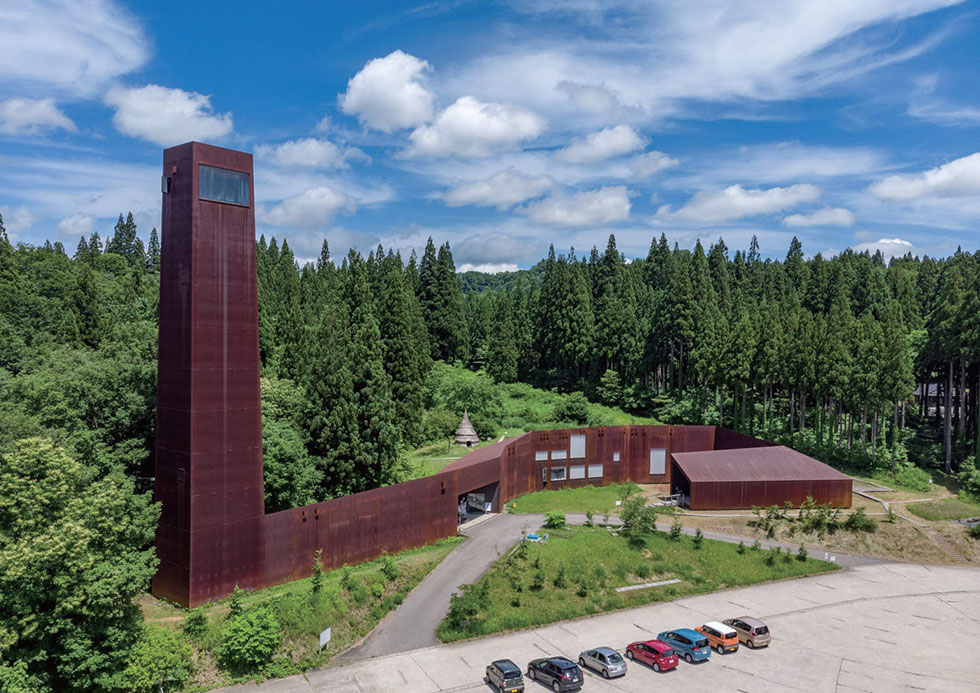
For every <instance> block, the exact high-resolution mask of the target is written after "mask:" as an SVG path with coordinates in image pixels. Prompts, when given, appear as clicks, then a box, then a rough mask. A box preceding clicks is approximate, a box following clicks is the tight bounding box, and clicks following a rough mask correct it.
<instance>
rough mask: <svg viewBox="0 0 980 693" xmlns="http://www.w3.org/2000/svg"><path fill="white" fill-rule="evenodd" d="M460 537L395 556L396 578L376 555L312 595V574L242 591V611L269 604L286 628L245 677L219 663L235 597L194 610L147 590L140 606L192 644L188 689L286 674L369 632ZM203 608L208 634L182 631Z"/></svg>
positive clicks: (326, 579) (150, 620) (151, 620)
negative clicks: (325, 639) (324, 639)
mask: <svg viewBox="0 0 980 693" xmlns="http://www.w3.org/2000/svg"><path fill="white" fill-rule="evenodd" d="M460 541H462V539H461V538H456V537H453V538H450V539H444V540H442V541H439V542H436V543H435V544H431V545H429V546H424V547H422V548H418V549H412V550H409V551H403V552H402V553H399V554H394V555H392V556H391V557H390V558H391V562H392V563H393V564H394V565H395V567H396V570H397V575H396V576H395V577H393V578H392V577H391V576H390V575H385V574H384V559H378V560H375V561H370V562H367V563H362V564H360V565H357V566H353V567H352V568H350V569H349V570H333V571H330V572H326V573H324V574H323V584H322V587H321V589H320V592H319V593H318V594H314V593H313V591H312V584H311V579H310V578H306V579H303V580H296V581H294V582H289V583H286V584H283V585H277V586H275V587H270V588H268V589H264V590H257V591H254V592H246V593H244V594H243V595H242V598H241V609H242V613H244V614H247V613H249V612H251V611H255V610H258V609H261V608H268V609H269V610H270V611H271V612H272V614H273V615H274V616H275V619H276V621H277V622H278V623H279V626H280V629H281V632H282V639H281V642H280V645H279V647H278V648H277V650H276V653H275V654H274V655H273V657H272V659H271V661H269V662H268V663H267V664H265V665H264V666H262V667H259V668H257V669H256V670H254V671H253V672H251V673H250V674H247V675H239V676H233V675H232V674H231V673H229V672H228V671H226V670H225V669H224V668H222V667H221V665H220V662H219V661H218V651H219V648H220V644H221V639H222V635H221V631H222V628H223V627H224V626H225V625H226V623H227V621H228V617H229V611H230V602H231V599H230V598H228V599H224V600H222V601H220V602H215V603H212V604H209V605H207V606H204V607H202V608H201V609H199V610H195V611H194V612H191V611H188V610H187V609H181V608H179V607H176V606H173V605H171V604H168V603H165V602H161V601H159V600H157V599H154V598H152V597H149V596H147V597H146V598H144V600H143V601H142V603H141V607H142V609H143V614H144V619H145V621H146V623H147V624H149V625H150V626H155V627H161V628H167V629H169V630H171V631H173V632H175V633H177V634H178V635H179V637H180V639H181V640H186V641H187V642H189V644H190V645H191V648H192V659H193V663H194V671H193V674H192V676H191V680H190V682H189V684H188V686H187V687H186V688H185V689H184V690H187V691H204V690H210V689H212V688H216V687H218V686H224V685H230V684H233V683H236V682H241V681H245V680H258V679H264V678H277V677H281V676H288V675H291V674H295V673H299V672H301V671H305V670H308V669H311V668H313V667H315V666H320V665H323V664H325V663H327V662H329V660H330V659H331V657H333V656H334V655H335V654H337V653H338V652H342V651H343V650H345V649H347V648H348V647H350V646H351V645H352V644H353V643H355V642H356V641H357V640H358V639H360V638H361V637H363V636H364V635H366V634H367V633H369V632H370V631H371V630H372V629H373V628H374V627H375V626H376V625H377V624H378V622H379V621H380V620H381V619H382V618H384V616H385V615H386V614H387V613H388V612H389V611H391V610H392V609H394V608H395V607H397V606H398V605H399V604H401V603H402V600H403V599H404V598H405V595H407V594H408V593H409V592H410V591H411V590H412V589H413V588H414V587H415V586H416V585H417V584H418V583H419V582H421V580H422V579H423V578H424V577H425V576H426V575H428V574H429V572H430V571H431V570H432V569H433V568H435V567H436V566H437V565H438V564H439V563H440V562H441V561H442V560H443V559H444V558H445V557H446V556H447V555H448V554H449V553H450V552H451V551H452V550H453V549H454V548H455V547H456V545H457V544H458V543H459V542H460ZM389 570H390V568H389ZM345 583H346V586H345ZM198 611H199V612H201V613H203V614H204V616H205V618H206V626H205V628H204V630H203V632H202V633H200V634H198V635H194V636H190V635H188V634H186V633H184V632H183V628H184V624H185V620H186V619H187V617H188V616H189V615H190V614H191V613H195V612H198ZM327 627H331V629H332V636H333V637H332V640H331V642H330V646H329V647H328V648H327V649H326V650H324V651H323V653H322V654H318V653H317V648H318V645H319V642H318V638H319V634H320V632H321V631H323V630H324V629H326V628H327Z"/></svg>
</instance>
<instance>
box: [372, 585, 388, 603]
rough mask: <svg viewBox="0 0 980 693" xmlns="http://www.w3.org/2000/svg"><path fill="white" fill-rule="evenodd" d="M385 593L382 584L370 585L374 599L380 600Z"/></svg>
mask: <svg viewBox="0 0 980 693" xmlns="http://www.w3.org/2000/svg"><path fill="white" fill-rule="evenodd" d="M384 593H385V586H384V583H383V582H376V583H374V584H373V585H371V594H373V595H374V598H375V599H381V597H383V596H384Z"/></svg>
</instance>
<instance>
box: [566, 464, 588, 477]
mask: <svg viewBox="0 0 980 693" xmlns="http://www.w3.org/2000/svg"><path fill="white" fill-rule="evenodd" d="M568 478H569V479H584V478H585V465H584V464H573V465H572V466H571V467H569V468H568Z"/></svg>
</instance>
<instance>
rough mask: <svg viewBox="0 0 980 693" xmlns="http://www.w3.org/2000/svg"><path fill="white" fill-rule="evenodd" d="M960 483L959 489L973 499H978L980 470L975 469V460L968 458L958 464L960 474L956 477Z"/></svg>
mask: <svg viewBox="0 0 980 693" xmlns="http://www.w3.org/2000/svg"><path fill="white" fill-rule="evenodd" d="M956 479H957V481H959V482H960V488H961V489H962V490H964V491H966V492H967V493H968V494H969V495H971V496H973V497H974V498H980V470H978V469H977V465H976V460H975V459H974V458H973V457H968V458H966V459H965V460H963V462H961V463H960V473H959V474H957V475H956Z"/></svg>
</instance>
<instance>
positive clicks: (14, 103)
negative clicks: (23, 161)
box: [0, 98, 78, 135]
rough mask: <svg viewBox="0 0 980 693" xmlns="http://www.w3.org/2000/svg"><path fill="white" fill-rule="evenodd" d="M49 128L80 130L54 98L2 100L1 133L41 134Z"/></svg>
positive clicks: (0, 107) (0, 106)
mask: <svg viewBox="0 0 980 693" xmlns="http://www.w3.org/2000/svg"><path fill="white" fill-rule="evenodd" d="M49 130H69V131H71V132H76V131H77V130H78V128H77V127H75V123H73V122H72V121H71V119H70V118H69V117H68V116H66V115H65V114H64V113H62V112H61V111H60V110H59V109H58V107H57V106H55V104H54V99H50V98H49V99H7V100H6V101H0V134H3V135H39V134H41V133H43V132H47V131H49Z"/></svg>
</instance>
